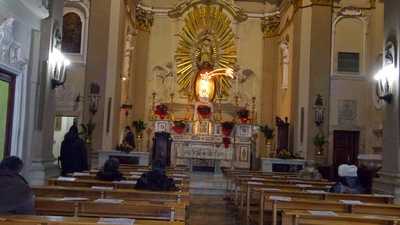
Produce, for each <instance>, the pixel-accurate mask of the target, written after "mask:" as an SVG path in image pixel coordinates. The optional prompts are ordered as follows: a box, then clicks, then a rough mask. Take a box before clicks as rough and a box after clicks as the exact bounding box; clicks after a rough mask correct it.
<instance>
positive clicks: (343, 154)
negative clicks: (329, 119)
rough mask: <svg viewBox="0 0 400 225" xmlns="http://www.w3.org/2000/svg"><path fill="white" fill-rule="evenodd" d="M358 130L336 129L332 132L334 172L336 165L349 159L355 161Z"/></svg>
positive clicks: (358, 136)
mask: <svg viewBox="0 0 400 225" xmlns="http://www.w3.org/2000/svg"><path fill="white" fill-rule="evenodd" d="M359 139H360V131H344V130H336V131H334V133H333V165H334V168H335V171H336V172H335V173H337V167H338V166H339V165H341V164H343V163H346V162H347V161H348V160H350V162H351V163H353V164H356V163H357V156H358V150H359Z"/></svg>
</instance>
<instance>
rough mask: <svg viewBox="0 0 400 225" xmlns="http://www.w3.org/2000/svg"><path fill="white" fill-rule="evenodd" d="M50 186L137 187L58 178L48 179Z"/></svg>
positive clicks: (126, 184) (119, 182) (127, 182)
mask: <svg viewBox="0 0 400 225" xmlns="http://www.w3.org/2000/svg"><path fill="white" fill-rule="evenodd" d="M48 184H49V185H51V186H66V187H93V186H102V187H113V188H115V189H118V188H121V189H134V188H135V186H136V182H135V181H113V182H111V181H100V180H86V179H78V178H76V179H75V180H59V179H58V178H50V179H48ZM177 188H178V189H179V190H182V191H188V190H189V187H188V185H185V184H182V185H179V184H178V185H177Z"/></svg>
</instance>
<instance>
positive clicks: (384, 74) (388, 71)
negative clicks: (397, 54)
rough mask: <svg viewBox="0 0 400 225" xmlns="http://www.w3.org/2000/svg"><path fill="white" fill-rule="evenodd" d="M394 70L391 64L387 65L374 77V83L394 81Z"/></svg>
mask: <svg viewBox="0 0 400 225" xmlns="http://www.w3.org/2000/svg"><path fill="white" fill-rule="evenodd" d="M395 74H396V69H395V67H394V65H393V64H389V65H386V66H384V67H383V68H382V69H380V70H379V71H378V72H377V73H376V74H375V76H374V79H375V80H376V81H388V82H393V81H394V80H395V77H396V76H395Z"/></svg>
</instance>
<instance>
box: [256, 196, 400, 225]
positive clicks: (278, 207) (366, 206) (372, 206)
mask: <svg viewBox="0 0 400 225" xmlns="http://www.w3.org/2000/svg"><path fill="white" fill-rule="evenodd" d="M283 210H324V211H334V212H342V213H358V214H366V215H368V214H371V215H387V216H398V215H400V205H395V204H377V203H363V202H361V203H356V202H352V203H351V202H341V201H328V200H313V199H311V200H310V199H297V198H291V197H285V196H269V197H268V199H267V198H264V203H263V204H260V211H259V212H260V213H259V221H258V222H259V224H264V212H265V211H267V212H272V225H276V224H277V221H278V212H281V211H283Z"/></svg>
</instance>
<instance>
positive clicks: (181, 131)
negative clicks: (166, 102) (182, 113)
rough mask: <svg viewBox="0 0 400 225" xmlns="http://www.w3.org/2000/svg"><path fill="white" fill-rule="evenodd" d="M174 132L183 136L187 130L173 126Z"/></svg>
mask: <svg viewBox="0 0 400 225" xmlns="http://www.w3.org/2000/svg"><path fill="white" fill-rule="evenodd" d="M172 130H174V131H175V133H177V134H182V133H183V131H185V128H184V127H176V126H173V127H172Z"/></svg>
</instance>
